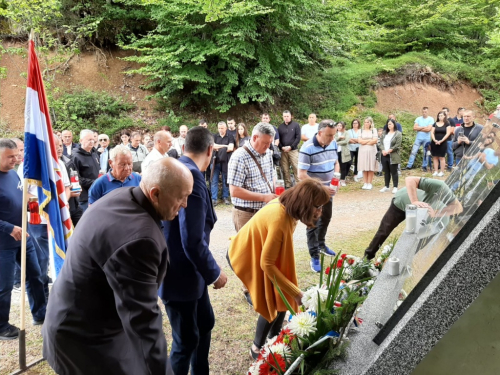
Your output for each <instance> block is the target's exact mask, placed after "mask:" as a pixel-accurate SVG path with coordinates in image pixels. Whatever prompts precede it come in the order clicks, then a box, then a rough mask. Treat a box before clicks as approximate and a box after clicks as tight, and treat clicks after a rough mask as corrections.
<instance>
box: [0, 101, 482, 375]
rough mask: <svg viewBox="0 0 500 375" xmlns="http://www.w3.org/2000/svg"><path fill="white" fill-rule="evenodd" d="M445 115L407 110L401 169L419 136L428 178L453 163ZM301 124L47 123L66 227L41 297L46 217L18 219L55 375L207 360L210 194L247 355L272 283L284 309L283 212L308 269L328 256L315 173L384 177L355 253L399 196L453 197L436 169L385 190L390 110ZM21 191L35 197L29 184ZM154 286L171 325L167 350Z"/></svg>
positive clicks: (3, 142)
mask: <svg viewBox="0 0 500 375" xmlns="http://www.w3.org/2000/svg"><path fill="white" fill-rule="evenodd" d="M448 112H449V111H448V110H447V109H446V108H443V110H442V111H439V113H438V115H437V116H436V119H437V120H436V121H434V119H433V118H432V117H431V116H429V115H428V109H427V108H426V107H424V108H423V113H422V116H421V117H418V118H417V119H416V120H415V124H414V127H413V129H414V130H415V131H416V138H415V142H414V145H413V148H412V152H411V156H410V160H409V161H408V164H407V166H406V168H405V169H412V168H413V163H414V160H415V157H416V155H417V153H418V151H419V149H420V147H424V149H425V148H428V149H429V151H430V153H431V156H432V158H433V166H434V174H433V176H442V173H443V171H444V170H445V169H446V168H447V167H448V168H453V165H454V164H453V159H454V160H455V162H456V163H458V162H459V161H460V159H461V158H462V157H463V156H464V153H465V152H466V151H467V149H468V147H469V146H470V144H471V143H472V142H473V141H474V139H475V138H476V137H477V136H478V134H479V133H480V132H481V129H482V126H481V125H479V124H476V123H475V122H474V114H473V112H472V111H468V110H464V109H459V111H458V113H457V117H455V118H454V119H450V118H449V117H448ZM316 121H317V118H316V115H315V114H311V115H309V117H308V123H307V124H305V125H303V126H302V127H301V126H300V125H299V124H298V123H297V122H295V121H293V120H292V115H291V113H290V112H289V111H284V112H283V122H282V123H281V124H280V125H279V126H273V125H272V124H271V119H270V116H269V114H263V115H262V118H261V121H260V122H259V123H257V124H256V125H255V126H254V127H253V128H252V130H251V132H249V130H248V127H247V126H246V125H245V124H243V123H239V124H236V121H235V120H234V119H233V118H229V119H227V121H220V122H219V123H218V124H217V130H218V132H217V133H215V134H212V133H210V131H209V130H208V129H207V128H208V125H207V122H206V121H205V120H200V122H199V126H195V127H193V128H191V129H188V127H187V126H185V125H183V126H181V127H180V129H179V136H178V137H176V138H174V137H173V135H172V133H171V132H170V129H168V128H167V129H165V128H163V129H161V130H159V131H158V132H156V133H155V134H153V135H150V134H141V133H140V132H133V133H129V132H127V131H124V132H122V134H121V137H120V139H121V143H120V144H118V145H116V146H115V147H113V148H111V147H110V137H109V136H108V135H106V134H98V132H96V131H93V130H91V129H85V130H82V131H81V132H80V134H79V142H78V143H75V142H73V135H72V133H71V131H68V130H64V131H62V132H61V133H60V134H55V136H54V140H55V143H56V149H57V155H58V157H59V165H60V169H61V172H62V178H63V183H64V186H65V188H66V190H65V197H66V199H67V204H68V207H69V209H70V214H71V218H72V221H73V225H74V227H75V231H74V235H73V237H72V238H71V243H70V245H69V248H68V251H67V254H66V259H65V262H64V265H63V268H62V270H61V273H60V274H59V276H58V278H57V281H56V282H55V283H54V285H53V287H52V289H51V290H50V298H49V283H50V280H49V278H48V276H47V268H48V259H49V256H48V251H49V250H48V239H47V223H46V222H42V223H40V224H30V225H29V227H28V233H29V237H28V240H27V249H26V252H27V263H26V266H27V269H26V275H27V292H28V297H29V301H30V308H31V312H32V315H33V324H35V325H36V324H43V337H44V357H45V358H47V360H48V361H49V363H50V365H51V366H52V367H53V368H54V370H55V371H56V372H57V373H58V374H61V375H63V374H108V373H116V374H139V373H147V372H148V371H149V372H152V373H162V374H163V373H173V374H176V375H177V374H187V373H188V371H189V369H190V368H191V371H192V373H193V374H208V373H209V364H208V352H209V348H210V333H211V330H212V328H213V327H214V324H215V317H214V313H213V310H212V306H211V303H210V298H209V295H208V290H207V287H208V286H209V285H213V286H214V288H215V289H221V288H223V287H224V286H225V285H226V282H227V276H226V274H225V272H224V271H223V269H222V268H221V267H220V265H218V264H217V262H216V261H215V260H214V258H213V256H212V253H211V252H210V249H209V246H210V233H211V231H212V229H213V227H214V225H215V223H216V221H217V215H216V212H215V210H214V206H216V205H217V204H218V202H219V193H221V199H222V201H223V202H224V203H226V204H232V220H233V225H234V228H235V231H236V232H237V234H236V235H235V236H234V237H233V238H231V243H230V246H229V250H228V254H227V260H228V263H229V265H230V267H231V268H232V269H233V270H234V272H235V274H236V275H237V277H238V278H239V279H240V280H241V282H242V284H243V293H244V295H245V298H246V300H247V302H248V303H249V304H250V305H252V306H253V307H254V309H255V311H257V312H258V313H259V315H260V317H259V320H258V322H257V327H256V333H255V339H254V342H253V344H252V347H251V355H252V357H254V358H256V356H258V352H259V350H260V348H261V347H262V345H263V344H264V341H265V339H266V337H268V335H272V334H275V333H276V332H278V331H279V329H280V328H281V324H282V323H283V318H284V312H285V311H286V308H285V306H284V304H283V302H282V301H281V298H280V296H279V295H278V292H277V290H276V289H275V287H274V285H273V281H274V282H275V283H276V285H278V286H279V287H280V288H281V290H282V291H283V293H284V295H285V297H286V298H287V299H288V301H289V302H290V303H291V304H292V306H295V307H296V306H297V305H298V304H300V300H301V297H302V292H301V291H300V289H299V288H298V282H297V275H296V272H295V260H294V252H293V232H294V230H295V228H296V225H297V222H298V221H301V222H302V223H304V224H305V225H306V226H307V229H306V231H307V233H306V235H307V246H308V249H309V254H310V257H311V260H310V267H311V270H312V271H314V272H320V270H321V265H320V260H319V259H320V254H321V253H323V254H325V255H329V256H334V255H335V252H334V251H333V250H332V249H330V248H329V247H328V246H327V245H326V242H325V236H326V233H327V229H328V226H329V223H330V221H331V219H332V212H333V199H334V196H335V195H336V193H337V191H338V190H337V187H336V186H334V185H332V184H331V181H332V178H334V176H335V174H337V173H338V174H339V175H340V181H339V185H340V186H346V184H347V177H348V175H349V173H350V172H351V165H353V168H352V172H354V174H353V178H354V179H355V180H356V181H357V180H358V179H363V182H364V184H363V187H362V189H364V190H370V189H372V181H373V178H374V175H375V174H376V173H380V170H383V171H384V175H385V186H384V188H383V189H382V190H381V192H386V191H388V190H390V187H389V184H390V181H391V179H392V183H393V190H392V192H393V193H394V194H395V198H394V200H393V203H391V206H390V208H389V211H388V212H387V213H386V215H385V216H384V218H383V220H382V222H381V225H380V228H379V230H378V231H377V233H376V235H375V237H374V239H373V241H372V243H371V244H370V245H369V246H368V248H367V249H366V251H365V255H366V257H367V258H368V259H371V258H373V257H374V256H375V253H376V252H377V251H378V250H379V248H380V246H381V245H382V243H383V242H384V241H385V239H386V238H387V236H389V234H390V232H391V231H392V230H393V229H394V228H395V227H396V226H397V225H398V224H399V223H400V222H401V221H403V220H404V218H405V212H404V207H405V205H406V204H408V203H413V204H416V205H417V206H419V207H425V208H428V210H429V214H430V216H432V215H441V216H444V215H453V214H456V213H459V212H460V211H461V210H462V207H461V205H460V203H459V202H458V201H457V199H456V198H455V196H454V194H453V192H452V190H451V189H449V188H448V187H447V186H446V184H444V182H443V181H440V180H434V179H431V178H419V177H408V178H406V181H405V185H406V186H405V187H404V188H403V189H399V188H398V176H399V174H398V166H399V165H400V164H401V162H402V161H401V156H400V151H401V143H402V130H403V129H402V126H401V124H399V123H398V122H397V120H396V118H395V116H394V115H393V114H391V115H390V116H389V118H388V119H387V121H386V124H385V126H384V127H383V128H380V129H376V128H375V125H374V121H373V119H372V118H371V117H367V118H365V119H364V120H363V125H361V120H359V119H355V120H353V121H352V122H351V126H350V129H347V127H348V126H346V123H345V122H343V121H339V122H338V123H337V122H335V121H333V120H330V119H326V120H322V121H320V122H319V123H317V122H316ZM301 142H303V144H302V145H301ZM22 148H23V144H22V141H21V140H19V139H14V140H11V139H0V339H14V338H16V337H18V329H17V328H16V327H15V326H13V325H11V324H10V323H9V311H10V300H11V296H10V295H11V291H12V289H13V286H14V284H16V283H18V282H19V280H20V278H19V275H17V276H16V269H17V268H16V264H17V263H19V254H20V253H19V251H20V239H21V233H22V232H21V216H22V211H23V209H24V208H23V207H22V186H23V185H22V179H23V175H22V170H23V166H22V159H23V155H24V153H23V152H22ZM450 150H451V156H450V153H449V152H450ZM446 155H447V156H448V160H446V159H445V157H446ZM450 158H451V163H450ZM424 160H427V157H425V158H424ZM427 165H429V167H430V164H424V166H423V168H424V170H425V169H426V167H427ZM16 168H17V173H16V171H15V169H16ZM278 172H279V173H280V174H281V176H282V181H280V180H281V179H278ZM278 187H282V188H283V189H281V190H279V189H278ZM438 190H440V191H445V194H444V195H443V197H444V198H443V199H442V201H440V202H438V205H437V206H436V207H432V206H431V205H430V204H431V198H432V197H434V196H435V192H436V191H438ZM28 193H29V194H30V195H29V196H30V197H32V198H37V189H32V188H30V190H29V191H28ZM433 204H434V203H433ZM438 210H439V213H437V212H438ZM87 211H88V213H86V212H87ZM131 215H133V217H134V220H130V217H131ZM167 249H168V250H167ZM167 264H169V266H168V272H167ZM158 295H159V296H160V298H161V300H162V302H163V303H164V305H165V309H166V311H167V315H168V318H169V322H170V326H171V328H172V337H173V343H172V350H171V352H170V356H168V355H167V354H166V350H167V349H166V347H167V345H166V341H165V337H164V335H163V331H162V317H161V313H160V310H159V309H158V306H157V299H158ZM89 358H93V361H89ZM167 359H168V360H167Z"/></svg>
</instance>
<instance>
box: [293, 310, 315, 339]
mask: <svg viewBox="0 0 500 375" xmlns="http://www.w3.org/2000/svg"><path fill="white" fill-rule="evenodd" d="M288 328H290V331H291V332H292V333H293V334H294V335H297V336H299V337H306V336H307V335H308V334H310V333H312V332H315V331H316V317H314V316H312V314H309V313H307V312H301V313H298V314H297V315H294V317H293V318H292V321H291V322H290V323H289V324H288Z"/></svg>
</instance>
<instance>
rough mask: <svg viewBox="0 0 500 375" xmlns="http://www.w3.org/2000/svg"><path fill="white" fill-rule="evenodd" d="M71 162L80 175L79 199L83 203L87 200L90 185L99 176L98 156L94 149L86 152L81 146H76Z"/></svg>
mask: <svg viewBox="0 0 500 375" xmlns="http://www.w3.org/2000/svg"><path fill="white" fill-rule="evenodd" d="M73 162H74V164H75V167H76V170H77V171H78V174H79V176H80V185H81V186H82V194H80V199H79V201H80V203H85V202H87V201H88V200H89V189H90V187H91V186H92V184H93V183H94V181H95V180H97V177H99V169H100V168H99V156H98V155H97V152H96V151H94V150H91V151H90V152H87V151H85V150H84V149H83V148H78V149H76V151H75V155H74V156H73Z"/></svg>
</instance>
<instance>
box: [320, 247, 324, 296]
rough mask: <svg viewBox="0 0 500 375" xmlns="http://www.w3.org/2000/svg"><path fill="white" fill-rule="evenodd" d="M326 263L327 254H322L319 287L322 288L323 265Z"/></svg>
mask: <svg viewBox="0 0 500 375" xmlns="http://www.w3.org/2000/svg"><path fill="white" fill-rule="evenodd" d="M324 261H325V254H323V253H322V254H321V272H320V273H319V287H320V288H321V286H322V285H323V270H324V268H323V264H324Z"/></svg>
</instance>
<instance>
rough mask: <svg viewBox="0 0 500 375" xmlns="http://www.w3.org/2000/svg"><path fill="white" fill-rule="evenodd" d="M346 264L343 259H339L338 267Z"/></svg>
mask: <svg viewBox="0 0 500 375" xmlns="http://www.w3.org/2000/svg"><path fill="white" fill-rule="evenodd" d="M343 264H344V261H343V260H342V259H339V260H338V261H337V268H342V265H343Z"/></svg>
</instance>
